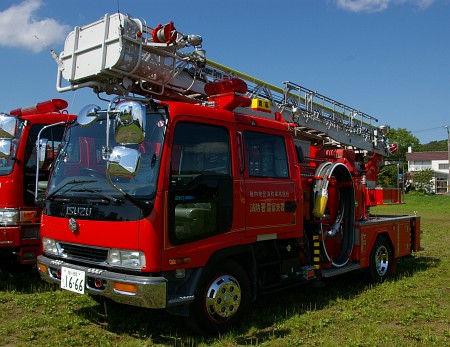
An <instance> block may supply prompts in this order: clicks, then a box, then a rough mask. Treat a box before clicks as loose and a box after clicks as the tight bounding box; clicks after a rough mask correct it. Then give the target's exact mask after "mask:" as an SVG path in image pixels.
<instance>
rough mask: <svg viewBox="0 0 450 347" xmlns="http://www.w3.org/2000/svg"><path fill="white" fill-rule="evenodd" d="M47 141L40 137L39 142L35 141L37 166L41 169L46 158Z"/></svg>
mask: <svg viewBox="0 0 450 347" xmlns="http://www.w3.org/2000/svg"><path fill="white" fill-rule="evenodd" d="M47 143H48V139H44V138H43V139H40V140H39V143H37V142H36V149H37V155H38V158H39V168H41V169H42V167H43V166H44V163H45V160H46V159H47Z"/></svg>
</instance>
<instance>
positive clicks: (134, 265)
mask: <svg viewBox="0 0 450 347" xmlns="http://www.w3.org/2000/svg"><path fill="white" fill-rule="evenodd" d="M108 263H109V264H110V265H112V266H120V267H125V268H127V269H142V268H143V267H145V255H144V253H142V252H140V251H126V250H121V249H110V250H109V252H108Z"/></svg>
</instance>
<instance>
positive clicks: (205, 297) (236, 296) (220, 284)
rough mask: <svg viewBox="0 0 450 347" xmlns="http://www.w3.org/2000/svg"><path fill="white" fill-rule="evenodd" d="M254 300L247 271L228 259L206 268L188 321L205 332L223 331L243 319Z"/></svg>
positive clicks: (201, 331)
mask: <svg viewBox="0 0 450 347" xmlns="http://www.w3.org/2000/svg"><path fill="white" fill-rule="evenodd" d="M250 299H251V295H250V282H249V279H248V275H247V273H246V272H245V270H244V269H243V268H242V266H241V265H239V264H238V263H237V262H236V261H234V260H224V261H223V262H221V263H219V264H216V265H215V266H214V267H209V268H207V269H206V273H205V274H204V276H203V277H202V280H201V281H200V284H199V287H198V288H197V291H196V294H195V299H194V302H193V303H192V304H191V307H190V315H189V317H187V318H186V323H187V325H188V326H189V327H190V328H191V329H193V330H194V331H196V332H197V333H199V334H202V335H204V334H215V333H218V332H223V331H225V330H227V329H229V328H230V327H231V326H232V325H234V324H236V323H237V322H239V320H240V319H241V318H242V316H243V315H244V314H245V313H246V312H247V311H248V308H249V307H250Z"/></svg>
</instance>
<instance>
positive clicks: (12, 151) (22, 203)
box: [0, 99, 76, 264]
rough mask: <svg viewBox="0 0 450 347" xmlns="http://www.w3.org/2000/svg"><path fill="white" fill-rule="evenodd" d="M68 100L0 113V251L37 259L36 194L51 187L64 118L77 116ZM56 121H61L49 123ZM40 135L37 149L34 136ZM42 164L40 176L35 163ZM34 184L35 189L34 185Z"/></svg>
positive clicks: (24, 261) (19, 258)
mask: <svg viewBox="0 0 450 347" xmlns="http://www.w3.org/2000/svg"><path fill="white" fill-rule="evenodd" d="M66 108H67V102H66V101H65V100H61V99H53V100H49V101H44V102H40V103H37V104H35V105H32V106H28V107H22V108H18V109H15V110H12V111H10V112H9V113H1V114H0V255H1V256H2V257H4V258H3V260H2V261H5V260H6V259H7V258H11V256H12V257H13V258H14V259H13V260H15V261H18V262H19V263H21V264H35V263H36V257H37V256H38V255H39V254H41V253H42V245H41V238H40V233H39V223H40V216H41V211H40V208H38V206H36V203H35V195H36V193H41V192H42V193H43V192H44V191H45V189H46V188H47V181H48V175H49V171H50V168H51V165H52V164H53V161H54V159H55V158H56V154H57V151H58V149H59V147H60V146H61V140H62V137H63V134H64V129H65V127H66V125H67V123H66V122H71V121H73V120H74V119H75V118H76V117H75V116H74V115H69V114H68V113H67V111H66ZM53 123H57V124H58V126H55V127H53V126H50V125H51V124H53ZM38 135H40V138H41V141H40V148H42V150H41V151H40V153H39V156H38V152H37V150H36V149H37V147H36V140H37V139H38ZM38 165H40V166H41V169H40V171H39V174H38V177H37V176H36V172H37V170H36V168H37V166H38ZM36 183H37V184H38V185H37V189H38V190H36V189H35V188H36Z"/></svg>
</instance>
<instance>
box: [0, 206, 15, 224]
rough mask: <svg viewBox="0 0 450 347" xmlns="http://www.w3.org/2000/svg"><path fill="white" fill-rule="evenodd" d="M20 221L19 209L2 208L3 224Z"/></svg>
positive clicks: (0, 221) (0, 213)
mask: <svg viewBox="0 0 450 347" xmlns="http://www.w3.org/2000/svg"><path fill="white" fill-rule="evenodd" d="M18 222H19V210H16V209H13V208H2V209H0V223H1V224H17V223H18Z"/></svg>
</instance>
